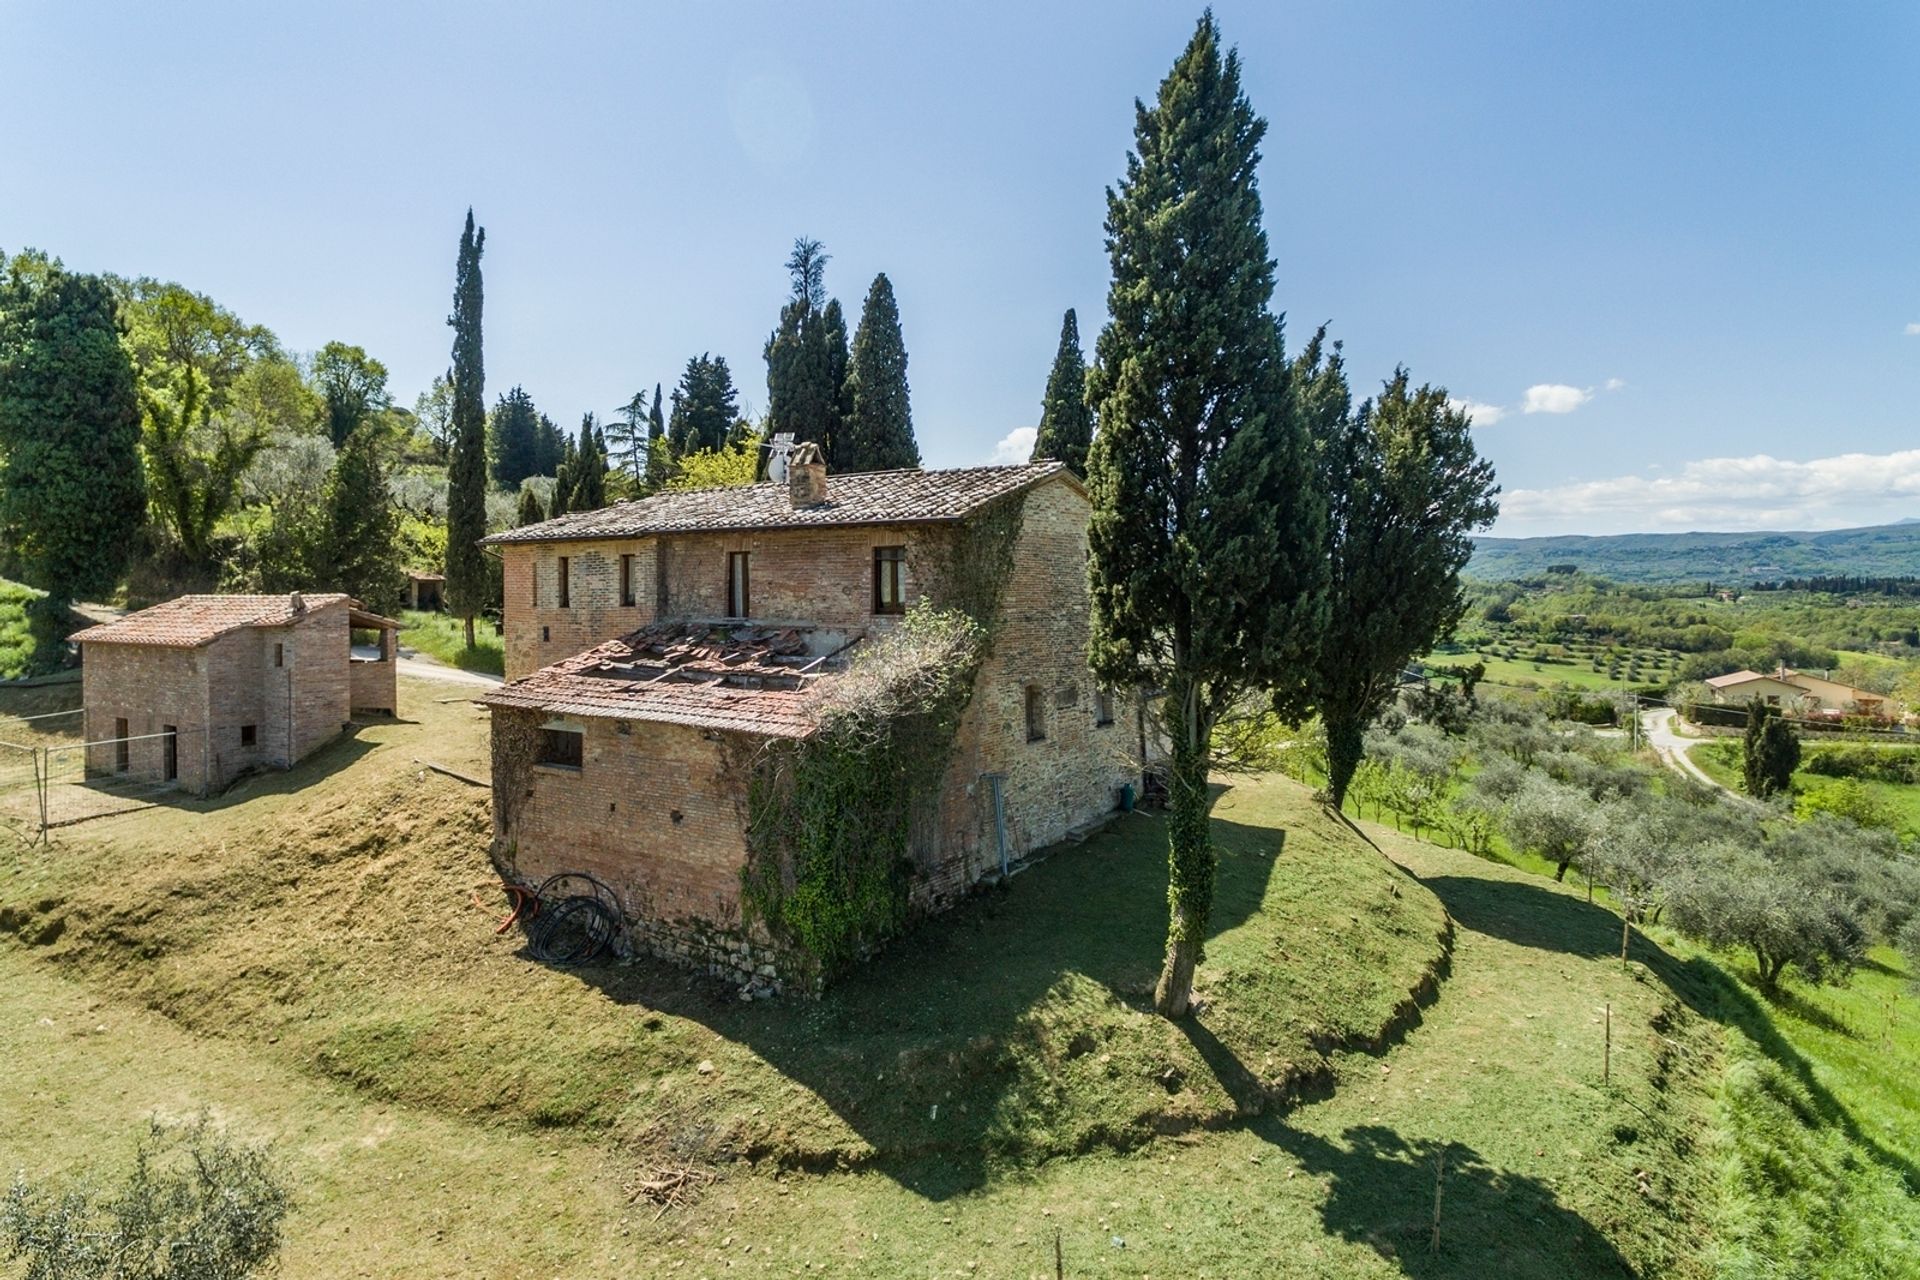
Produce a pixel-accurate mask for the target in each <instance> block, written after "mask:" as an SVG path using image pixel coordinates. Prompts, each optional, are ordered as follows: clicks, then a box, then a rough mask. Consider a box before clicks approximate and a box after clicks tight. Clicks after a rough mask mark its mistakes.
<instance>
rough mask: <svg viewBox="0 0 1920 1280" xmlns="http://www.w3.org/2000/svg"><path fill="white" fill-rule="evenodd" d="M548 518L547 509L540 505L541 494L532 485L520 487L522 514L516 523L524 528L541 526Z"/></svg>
mask: <svg viewBox="0 0 1920 1280" xmlns="http://www.w3.org/2000/svg"><path fill="white" fill-rule="evenodd" d="M546 518H547V509H546V508H545V507H543V506H541V505H540V494H539V492H538V491H537V490H535V489H534V487H533V486H532V485H522V486H520V514H519V516H518V517H517V518H516V519H515V523H516V524H518V525H520V526H522V527H524V526H526V525H530V524H539V523H540V522H541V521H542V520H545V519H546Z"/></svg>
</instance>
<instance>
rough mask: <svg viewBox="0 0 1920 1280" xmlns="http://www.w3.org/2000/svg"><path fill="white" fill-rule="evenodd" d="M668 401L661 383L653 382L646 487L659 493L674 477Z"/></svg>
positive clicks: (648, 428) (649, 416)
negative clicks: (668, 424)
mask: <svg viewBox="0 0 1920 1280" xmlns="http://www.w3.org/2000/svg"><path fill="white" fill-rule="evenodd" d="M665 403H666V401H665V398H664V397H663V396H662V395H661V394H660V384H659V383H657V382H656V383H654V384H653V408H652V409H651V410H650V411H649V412H648V414H647V471H646V479H645V482H644V484H645V489H646V491H647V492H648V493H658V492H659V491H660V490H661V489H663V488H665V487H666V483H667V481H668V480H670V479H672V478H673V446H672V444H671V442H670V441H669V440H668V439H667V417H666V412H667V411H666V409H665V408H664V405H665Z"/></svg>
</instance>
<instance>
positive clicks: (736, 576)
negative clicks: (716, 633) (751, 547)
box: [727, 551, 753, 618]
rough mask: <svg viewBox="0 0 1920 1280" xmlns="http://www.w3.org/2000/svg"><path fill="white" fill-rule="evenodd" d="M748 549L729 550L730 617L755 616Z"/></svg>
mask: <svg viewBox="0 0 1920 1280" xmlns="http://www.w3.org/2000/svg"><path fill="white" fill-rule="evenodd" d="M749 555H750V553H749V552H746V551H729V552H727V616H728V617H729V618H750V617H752V616H753V594H752V589H751V587H750V585H749V583H748V576H749V574H748V558H749Z"/></svg>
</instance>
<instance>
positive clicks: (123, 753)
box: [113, 718, 132, 773]
mask: <svg viewBox="0 0 1920 1280" xmlns="http://www.w3.org/2000/svg"><path fill="white" fill-rule="evenodd" d="M113 738H114V742H113V771H114V772H115V773H125V772H126V771H127V769H128V768H129V767H130V766H131V763H132V762H131V761H130V760H129V759H128V756H129V755H130V754H131V752H130V751H129V750H128V744H127V722H126V720H125V719H124V718H119V719H116V720H114V722H113Z"/></svg>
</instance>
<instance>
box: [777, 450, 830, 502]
mask: <svg viewBox="0 0 1920 1280" xmlns="http://www.w3.org/2000/svg"><path fill="white" fill-rule="evenodd" d="M787 495H788V496H789V497H790V498H792V499H793V505H794V506H796V507H813V506H818V505H819V504H820V503H822V502H825V501H826V500H827V462H826V459H825V458H822V457H821V456H820V446H819V445H817V444H815V443H813V441H811V440H809V441H807V442H806V443H805V444H803V445H799V446H798V447H796V448H795V449H794V451H793V455H792V457H790V458H789V459H788V460H787Z"/></svg>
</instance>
